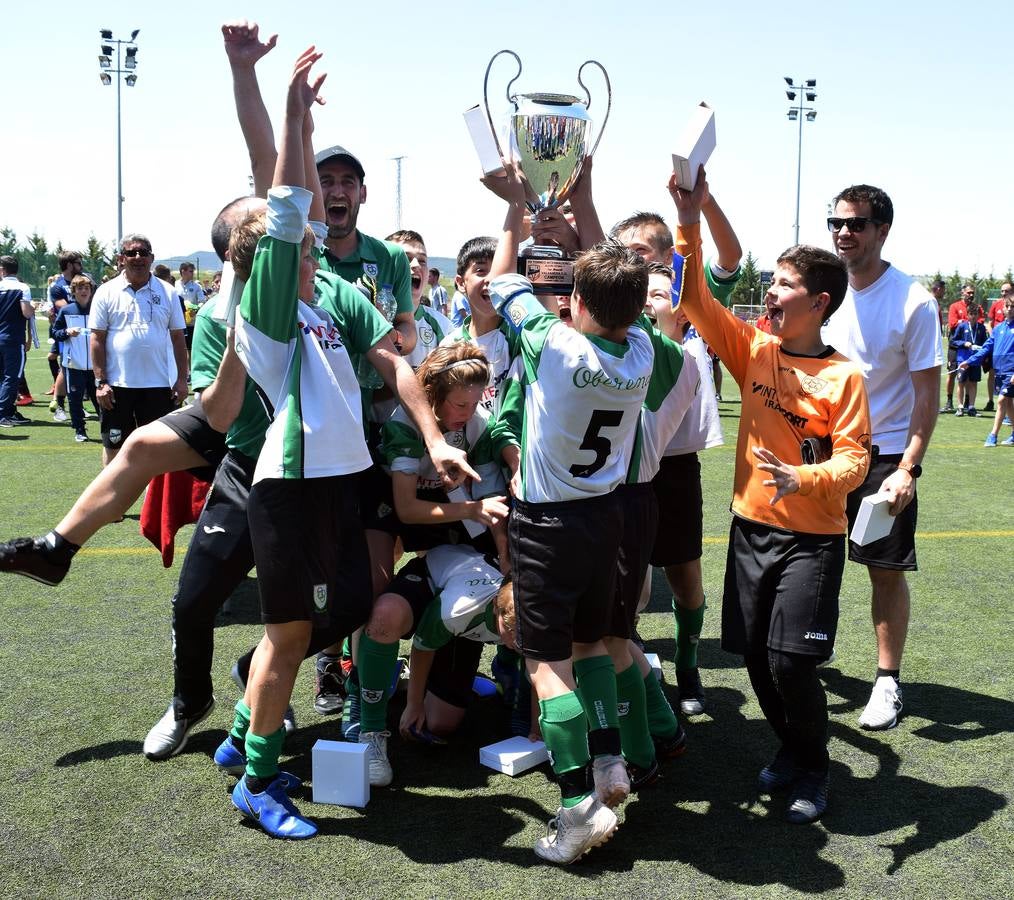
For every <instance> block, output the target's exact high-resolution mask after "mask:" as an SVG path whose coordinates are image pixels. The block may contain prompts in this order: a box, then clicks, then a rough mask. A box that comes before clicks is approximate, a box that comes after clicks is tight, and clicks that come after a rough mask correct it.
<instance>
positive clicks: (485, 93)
mask: <svg viewBox="0 0 1014 900" xmlns="http://www.w3.org/2000/svg"><path fill="white" fill-rule="evenodd" d="M505 53H507V54H509V55H510V56H513V57H514V62H516V63H517V64H518V71H517V74H516V75H515V76H514V77H513V78H512V79H511V80H510V81H508V82H507V90H506V94H507V102H508V103H513V102H514V99H513V98H512V97H511V85H512V84H514V82H515V81H517V80H518V79H519V78H520V77H521V57H520V56H518V55H517V54H516V53H515V52H514V51H513V50H501V51H499V52H498V53H494V54H493V58H492V59H491V60H490V61H489V65H488V66H486V77H485V78H483V80H482V104H483V106H484V107H485V108H486V121H487V122H489V130H490V133H491V134H492V135H493V143H495V144H496V149H497V150H498V151H499V153H500V158H501V159H506V158H507V157H506V156H504V152H503V147H501V146H500V138H498V137H497V134H496V128H495V127H494V126H493V116H492V114H491V113H490V111H489V72H490V70H491V69H492V68H493V63H494V62H496V59H497V57H498V56H503V55H504V54H505ZM602 71H605V69H603V70H602ZM606 80H607V81H608V80H609V79H608V78H607V79H606ZM586 93H587V92H586Z"/></svg>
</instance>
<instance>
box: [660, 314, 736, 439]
mask: <svg viewBox="0 0 1014 900" xmlns="http://www.w3.org/2000/svg"><path fill="white" fill-rule="evenodd" d="M683 350H684V352H686V353H688V354H690V356H691V357H692V358H693V360H694V362H695V363H697V369H698V371H699V373H700V377H701V386H700V389H699V390H698V391H697V396H696V397H694V401H693V403H692V404H691V406H690V409H689V410H687V414H686V415H685V416H684V417H683V421H682V422H681V423H680V427H679V428H677V429H676V434H674V435H673V438H672V440H671V441H669V444H668V445H667V446H666V448H665V453H663V454H662V455H663V456H683V455H684V454H686V453H697V452H699V451H701V450H708V449H710V448H711V447H720V446H721V445H722V444H724V443H725V440H724V439H723V437H722V420H721V419H720V418H719V417H718V400H716V399H715V376H714V373H713V372H712V371H711V357H710V356H709V355H708V348H707V346H706V345H705V343H704V341H702V340H701V337H700V335H699V334H698V333H697V331H696V330H695V329H693V328H691V329H690V330H689V331H688V332H687V336H686V337H685V338H684V339H683Z"/></svg>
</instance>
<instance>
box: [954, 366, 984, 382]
mask: <svg viewBox="0 0 1014 900" xmlns="http://www.w3.org/2000/svg"><path fill="white" fill-rule="evenodd" d="M983 371H987V372H988V371H989V369H986V368H985V366H969V367H968V368H967V369H961V370H960V371H959V372H958V383H959V384H967V383H968V382H971V383H972V384H978V383H979V382H980V381H982V373H983Z"/></svg>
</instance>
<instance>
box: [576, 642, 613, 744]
mask: <svg viewBox="0 0 1014 900" xmlns="http://www.w3.org/2000/svg"><path fill="white" fill-rule="evenodd" d="M574 677H575V678H576V679H577V695H578V697H580V698H581V705H582V706H583V707H584V712H585V715H586V716H587V717H588V730H589V731H598V730H599V729H603V728H619V727H620V723H619V720H618V718H617V716H616V670H615V669H614V668H613V661H612V659H611V658H610V657H609V656H592V657H589V658H588V659H579V660H577V661H576V662H575V663H574Z"/></svg>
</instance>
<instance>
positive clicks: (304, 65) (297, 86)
mask: <svg viewBox="0 0 1014 900" xmlns="http://www.w3.org/2000/svg"><path fill="white" fill-rule="evenodd" d="M323 55H324V54H323V53H318V52H317V48H316V47H313V46H310V47H307V48H306V49H305V50H304V51H303V52H302V53H301V54H300V55H299V59H297V60H296V65H295V66H294V67H293V69H292V78H291V79H289V93H288V97H287V98H286V101H285V114H286V115H287V116H289V117H290V118H297V119H300V120H301V121H302V120H303V119H305V117H306V114H307V113H308V112H309V111H310V107H312V106H313V104H314V103H323V102H324V100H323V98H322V97H320V88H321V85H322V84H324V79H325V78H327V73H326V72H325V73H324V74H323V75H318V76H317V78H316V79H315V80H314V81H313V82H312V83H311V82H310V70H311V69H312V68H313V66H314V64H315V63H316V62H317V60H319V59H320V58H321V57H322V56H323Z"/></svg>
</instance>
